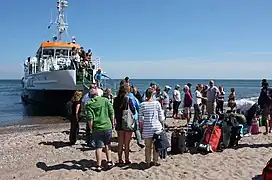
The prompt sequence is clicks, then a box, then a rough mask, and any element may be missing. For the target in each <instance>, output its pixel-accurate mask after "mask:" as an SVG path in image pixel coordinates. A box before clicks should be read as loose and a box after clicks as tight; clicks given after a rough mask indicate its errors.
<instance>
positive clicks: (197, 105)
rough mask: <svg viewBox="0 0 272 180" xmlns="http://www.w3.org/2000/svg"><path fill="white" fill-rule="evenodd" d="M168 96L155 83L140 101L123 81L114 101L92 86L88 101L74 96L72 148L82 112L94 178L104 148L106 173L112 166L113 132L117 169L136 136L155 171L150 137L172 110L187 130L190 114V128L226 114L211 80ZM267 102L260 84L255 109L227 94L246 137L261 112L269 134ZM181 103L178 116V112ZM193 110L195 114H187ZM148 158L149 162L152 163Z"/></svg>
mask: <svg viewBox="0 0 272 180" xmlns="http://www.w3.org/2000/svg"><path fill="white" fill-rule="evenodd" d="M171 90H172V88H171V87H170V86H168V85H166V86H165V87H164V90H163V91H161V89H160V88H159V86H158V85H157V84H156V83H150V87H149V88H147V90H146V91H145V92H144V94H143V95H142V94H141V93H139V91H138V89H137V88H136V87H135V86H134V85H133V84H132V83H131V82H130V81H129V78H128V77H126V78H125V79H124V80H122V81H121V82H120V87H119V90H118V93H117V96H116V97H113V95H112V93H111V90H110V89H108V88H107V89H105V90H104V92H103V91H102V90H101V88H100V87H98V86H97V84H95V83H94V84H92V85H91V86H90V90H89V92H88V93H87V94H86V95H83V94H82V92H81V91H76V92H75V94H74V97H73V99H72V112H71V114H72V118H71V131H70V143H71V145H73V144H75V143H76V135H77V132H78V127H79V125H78V121H79V115H80V113H81V110H82V109H83V113H84V114H85V116H86V121H87V129H88V130H87V131H89V132H87V143H88V144H89V145H90V146H93V147H94V148H95V149H96V151H95V153H96V160H97V167H96V170H97V171H98V172H100V171H101V170H102V169H103V167H102V164H101V162H102V148H105V153H106V157H107V165H108V166H107V168H111V167H113V165H114V163H113V162H112V159H111V152H110V143H111V138H112V131H113V130H116V131H117V136H118V162H117V164H120V165H122V164H126V165H127V164H130V163H131V162H130V158H129V152H130V141H131V138H132V134H133V133H134V134H135V137H136V139H137V144H138V145H139V146H140V147H141V148H145V160H146V168H149V167H151V166H159V165H160V164H159V163H158V158H159V153H158V152H157V151H156V150H155V147H154V144H153V135H154V134H158V133H160V132H162V131H163V130H164V128H165V120H166V117H167V114H168V112H169V111H170V110H172V109H173V114H172V117H173V118H180V117H181V114H182V119H186V120H187V124H188V123H189V122H190V121H191V119H192V112H193V113H194V116H193V122H196V121H200V120H201V119H202V115H205V114H207V115H208V116H211V115H213V114H215V113H217V114H220V113H223V111H224V101H225V97H224V96H225V92H224V89H223V87H221V86H219V87H216V86H215V83H214V81H213V80H211V81H209V85H202V84H198V85H197V86H196V88H195V90H194V91H193V90H192V84H191V83H188V84H186V85H184V86H183V91H184V97H183V99H182V98H181V92H180V85H176V86H175V88H174V90H173V93H172V94H173V97H172V98H170V95H169V93H170V91H171ZM192 91H193V93H192ZM271 97H272V91H271V90H270V88H268V82H267V81H266V80H263V81H262V90H261V94H260V98H259V102H258V103H256V102H254V101H250V100H245V99H243V100H236V98H235V90H234V89H233V88H232V89H231V91H230V94H229V99H228V107H229V109H230V111H237V112H239V113H243V114H244V115H245V116H246V118H247V123H248V126H249V128H248V131H249V133H248V135H250V133H251V132H250V131H251V128H250V127H251V124H252V119H253V118H254V117H255V116H256V114H257V112H262V115H263V118H264V120H265V122H266V133H265V134H267V133H268V127H269V120H270V115H271V114H272V99H271ZM182 101H183V102H182ZM181 102H182V105H183V112H182V113H180V111H179V107H180V104H181ZM259 108H260V109H259ZM192 109H193V111H191V110H192ZM124 119H125V120H126V121H124ZM131 119H132V121H131V122H130V120H131ZM123 151H124V155H125V158H124V160H123ZM152 154H153V161H151V155H152Z"/></svg>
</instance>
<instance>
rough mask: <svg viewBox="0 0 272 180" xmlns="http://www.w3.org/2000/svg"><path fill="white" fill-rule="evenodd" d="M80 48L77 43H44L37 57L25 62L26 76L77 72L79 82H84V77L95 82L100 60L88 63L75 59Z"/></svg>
mask: <svg viewBox="0 0 272 180" xmlns="http://www.w3.org/2000/svg"><path fill="white" fill-rule="evenodd" d="M80 48H81V47H80V45H79V44H75V43H66V42H49V41H47V42H42V44H41V46H40V48H39V49H38V51H37V53H36V56H35V57H29V58H28V59H27V60H26V61H25V76H27V75H29V74H35V73H39V72H46V71H55V70H77V81H82V80H83V79H84V77H87V80H88V81H91V82H92V81H94V80H93V74H94V72H95V71H96V69H97V68H98V67H99V65H100V59H97V58H96V59H91V61H88V62H86V61H85V60H82V59H80V57H78V58H75V57H77V56H76V55H78V53H77V52H76V51H77V50H78V49H80ZM85 63H86V64H85ZM85 79H86V78H85Z"/></svg>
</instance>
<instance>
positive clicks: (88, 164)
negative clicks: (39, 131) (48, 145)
mask: <svg viewBox="0 0 272 180" xmlns="http://www.w3.org/2000/svg"><path fill="white" fill-rule="evenodd" d="M68 163H69V164H72V165H68ZM105 163H106V162H105V161H103V162H102V164H103V165H104V164H105ZM95 166H96V162H95V161H93V160H87V159H82V160H79V161H76V160H71V161H64V162H63V163H61V164H56V165H52V166H48V165H46V164H45V163H44V162H38V163H37V164H36V167H37V168H39V169H42V170H44V171H46V172H48V171H56V170H61V169H66V170H81V171H87V170H88V169H91V168H92V167H95Z"/></svg>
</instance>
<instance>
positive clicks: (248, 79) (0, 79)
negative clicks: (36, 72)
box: [0, 78, 269, 81]
mask: <svg viewBox="0 0 272 180" xmlns="http://www.w3.org/2000/svg"><path fill="white" fill-rule="evenodd" d="M123 79H125V78H123ZM129 79H130V80H241V81H244V80H247V81H250V80H255V81H256V80H260V81H261V80H262V79H267V80H269V79H268V78H129ZM5 80H8V81H12V80H21V79H15V78H10V79H9V78H3V79H2V78H0V81H5ZM106 80H122V78H112V79H106Z"/></svg>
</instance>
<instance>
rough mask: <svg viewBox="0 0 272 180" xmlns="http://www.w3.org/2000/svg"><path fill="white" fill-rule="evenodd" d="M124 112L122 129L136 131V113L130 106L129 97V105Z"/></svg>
mask: <svg viewBox="0 0 272 180" xmlns="http://www.w3.org/2000/svg"><path fill="white" fill-rule="evenodd" d="M122 113H123V114H122V129H124V130H125V131H134V130H135V128H136V122H135V120H134V115H133V113H132V112H131V110H130V107H129V98H127V105H126V108H125V109H124V110H123V111H122Z"/></svg>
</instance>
